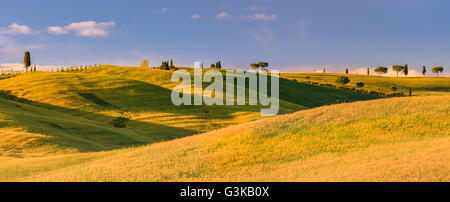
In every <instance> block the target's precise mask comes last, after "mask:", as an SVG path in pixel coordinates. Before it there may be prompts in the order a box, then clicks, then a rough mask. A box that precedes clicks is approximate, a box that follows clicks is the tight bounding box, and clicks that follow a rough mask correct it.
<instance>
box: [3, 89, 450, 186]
mask: <svg viewBox="0 0 450 202" xmlns="http://www.w3.org/2000/svg"><path fill="white" fill-rule="evenodd" d="M449 111H450V96H430V97H411V98H391V99H381V100H375V101H363V102H356V103H348V104H339V105H333V106H325V107H319V108H315V109H310V110H304V111H300V112H297V113H294V114H290V115H283V116H278V117H273V118H268V119H263V120H258V121H255V122H251V123H246V124H241V125H237V126H232V127H229V128H225V129H221V130H217V131H212V132H209V133H206V134H203V135H197V136H192V137H187V138H182V139H179V140H174V141H170V142H165V143H159V144H155V145H151V146H145V147H142V148H130V149H122V150H114V151H110V152H99V153H87V154H76V155H68V156H57V157H41V158H32V159H15V158H3V159H2V164H1V165H0V171H1V172H0V180H1V181H8V180H10V181H42V180H44V181H255V180H256V181H298V180H302V181H316V180H317V181H341V180H344V181H348V180H356V181H382V180H389V181H448V180H450V166H449V163H448V162H449V160H450V159H449V156H450V155H449V154H450V153H449V152H450V144H449V143H450V139H449V135H450V130H449V128H450V119H449V117H448V112H449ZM18 165H21V166H20V167H19V166H18Z"/></svg>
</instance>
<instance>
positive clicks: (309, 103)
mask: <svg viewBox="0 0 450 202" xmlns="http://www.w3.org/2000/svg"><path fill="white" fill-rule="evenodd" d="M208 85H209V84H208V83H204V84H203V86H204V87H206V86H208ZM268 85H269V86H270V79H268ZM225 89H226V88H225V87H224V90H225ZM268 91H269V92H268V94H270V87H269V88H268ZM75 92H76V93H77V94H88V95H91V96H92V97H94V96H95V97H96V99H100V98H101V99H100V100H101V101H102V102H105V103H111V106H110V108H111V109H116V110H124V111H129V112H155V113H171V114H175V115H184V116H192V117H196V118H198V119H232V118H234V117H235V116H234V114H235V113H236V112H259V111H260V109H261V108H264V106H249V105H245V106H227V105H222V106H217V105H214V106H206V105H201V106H195V105H190V106H189V105H188V106H186V105H182V106H175V105H173V104H172V101H171V93H172V90H170V89H167V88H163V87H160V86H158V85H153V84H150V83H147V82H144V81H138V80H130V81H129V84H128V85H127V86H122V87H117V88H107V87H106V88H97V89H91V90H83V91H75ZM236 92H237V91H236V89H235V93H236ZM248 93H249V89H248V79H247V84H246V98H247V99H246V102H247V103H248ZM378 98H381V96H378V95H369V94H364V93H360V92H355V91H348V90H341V89H337V88H333V87H322V86H315V85H309V84H305V83H300V82H297V81H293V80H288V79H284V78H280V100H282V101H286V102H290V103H293V104H297V105H301V106H304V107H308V108H313V107H320V106H324V105H330V104H337V103H343V102H354V101H361V100H371V99H378ZM87 101H89V100H87ZM94 102H98V101H95V100H94ZM192 103H193V98H192ZM104 107H106V108H108V106H104ZM280 107H281V108H282V107H283V106H280Z"/></svg>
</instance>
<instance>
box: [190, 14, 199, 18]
mask: <svg viewBox="0 0 450 202" xmlns="http://www.w3.org/2000/svg"><path fill="white" fill-rule="evenodd" d="M191 19H200V15H199V14H194V15H192V16H191Z"/></svg>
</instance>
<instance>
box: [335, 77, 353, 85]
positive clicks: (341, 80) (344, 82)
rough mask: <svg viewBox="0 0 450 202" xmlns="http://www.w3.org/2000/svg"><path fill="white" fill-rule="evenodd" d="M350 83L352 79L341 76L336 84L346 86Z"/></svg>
mask: <svg viewBox="0 0 450 202" xmlns="http://www.w3.org/2000/svg"><path fill="white" fill-rule="evenodd" d="M349 82H350V79H349V78H348V77H346V76H340V77H338V78H337V79H336V83H338V84H342V85H345V84H347V83H349Z"/></svg>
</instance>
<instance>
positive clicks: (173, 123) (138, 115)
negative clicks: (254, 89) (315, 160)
mask: <svg viewBox="0 0 450 202" xmlns="http://www.w3.org/2000/svg"><path fill="white" fill-rule="evenodd" d="M187 70H189V71H191V72H192V71H193V70H192V69H187ZM171 74H172V71H165V70H157V69H149V68H139V67H117V66H107V67H95V68H91V69H88V70H85V71H83V72H75V73H68V72H64V73H63V72H58V73H57V72H33V73H27V74H21V75H18V76H16V77H14V78H9V79H4V80H0V90H3V91H10V92H11V93H10V94H12V95H14V96H17V97H19V98H21V99H25V100H27V101H28V102H27V103H28V104H32V107H33V109H35V110H43V111H46V112H48V113H47V114H51V113H52V112H55V114H56V115H55V117H58V116H60V115H61V116H63V115H64V116H66V117H65V118H61V120H64V121H63V122H65V123H64V124H63V123H60V122H61V121H59V122H57V121H55V118H54V117H52V116H48V117H38V118H36V117H33V116H35V114H25V115H24V116H22V115H16V116H12V115H11V114H20V112H22V111H21V110H20V109H21V108H17V109H16V108H10V107H9V105H7V104H6V102H0V107H2V108H4V109H5V110H4V111H1V112H0V115H4V116H8V117H9V118H10V119H11V121H13V122H15V123H16V126H15V127H16V128H23V129H24V130H22V131H23V132H29V133H35V131H34V130H33V128H49V129H48V130H47V129H46V130H44V129H42V131H39V134H40V135H44V136H45V137H46V138H47V137H52V138H51V139H52V141H50V142H49V145H54V144H55V143H56V142H57V141H60V140H61V141H62V142H61V143H60V144H61V145H64V146H63V148H64V149H54V150H58V151H59V150H65V151H67V149H68V150H70V151H72V152H76V151H81V152H86V151H98V150H109V149H113V148H117V147H118V146H136V145H142V144H147V143H154V142H160V141H165V140H171V139H175V138H180V137H185V136H190V135H195V134H199V133H203V132H208V131H211V130H215V129H219V128H223V127H226V126H230V125H234V124H239V123H245V122H249V121H253V120H257V119H260V118H261V116H260V108H261V106H248V105H247V106H214V107H209V106H180V107H176V106H174V105H173V104H171V101H170V94H171V89H172V88H173V87H174V86H175V85H177V83H173V82H170V77H171ZM280 83H281V86H282V87H281V89H280V90H281V92H280V94H281V102H280V114H284V113H292V112H295V111H298V110H302V109H306V108H307V107H315V106H321V105H327V104H334V103H339V102H345V101H356V100H367V99H375V98H379V97H377V96H372V95H364V94H361V93H357V92H348V91H343V90H337V89H332V88H324V87H315V86H306V85H303V84H300V83H297V82H292V81H289V80H285V79H282V80H281V81H280ZM205 85H207V84H206V83H205ZM27 103H21V106H22V108H23V107H31V106H29V105H27ZM305 106H306V107H305ZM122 111H125V112H130V114H131V118H132V121H131V122H130V123H129V125H128V126H127V128H126V129H115V128H112V127H110V122H111V120H112V119H114V118H115V117H117V116H118V115H119V113H120V112H122ZM71 117H78V118H80V119H82V121H88V122H89V121H90V122H91V124H93V125H96V126H102V127H100V128H95V129H92V128H89V125H84V126H83V127H81V126H79V127H75V126H74V127H73V128H70V127H63V126H61V125H70V124H71V120H72V118H71ZM22 119H27V120H28V119H30V120H32V121H23V120H22ZM38 120H39V121H40V122H39V121H38ZM75 120H77V119H75ZM41 122H45V123H48V124H46V125H45V124H44V125H45V126H46V127H43V126H41V125H42V123H41ZM77 124H78V123H77ZM77 124H74V125H77ZM76 128H86V129H85V130H78V129H76ZM2 130H3V129H2ZM5 130H6V129H5ZM8 130H9V129H8ZM90 130H94V131H97V132H92V131H90ZM100 130H103V131H100ZM111 130H113V132H112V134H122V133H126V134H128V136H133V137H137V139H133V140H122V139H121V138H122V137H120V138H117V139H115V138H114V135H111V136H108V135H106V134H108V133H110V132H111ZM116 131H117V132H116ZM62 134H65V135H66V136H69V137H70V136H76V135H78V136H79V135H81V134H83V135H84V136H86V138H88V139H90V140H95V139H97V140H99V144H100V145H95V144H93V145H91V144H85V145H81V143H79V142H74V143H73V144H72V143H68V142H67V141H68V140H66V139H64V140H62V139H61V138H60V137H59V136H63V135H62ZM8 137H9V136H8ZM54 137H58V138H54ZM104 138H107V139H108V138H109V139H110V140H108V141H116V143H109V142H108V141H106V140H105V141H106V143H107V144H106V143H105V144H103V143H102V141H103V139H104ZM124 138H125V137H124ZM112 139H114V140H112ZM3 141H4V142H8V145H14V144H19V143H20V142H19V141H18V140H15V139H11V140H9V139H8V138H7V137H6V136H4V137H3ZM54 141H56V142H54ZM38 145H42V144H41V143H39V144H38ZM44 145H45V144H44ZM49 145H45V146H43V147H47V146H49ZM5 148H7V149H4V151H5V152H3V156H5V155H7V154H8V155H10V154H11V155H19V154H12V153H17V149H15V147H11V148H9V147H5ZM13 148H14V149H13ZM18 148H20V147H18ZM10 150H13V151H10ZM19 153H20V152H19ZM25 153H28V154H27V155H29V154H30V153H32V152H25ZM54 153H58V152H56V151H55V152H54ZM36 155H37V153H36Z"/></svg>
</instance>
